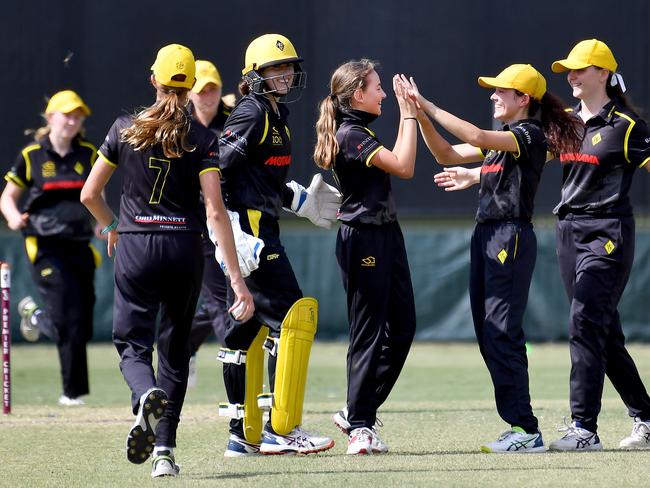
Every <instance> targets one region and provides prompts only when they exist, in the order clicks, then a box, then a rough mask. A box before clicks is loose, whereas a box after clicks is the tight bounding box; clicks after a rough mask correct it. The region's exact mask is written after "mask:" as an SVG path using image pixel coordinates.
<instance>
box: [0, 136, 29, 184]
mask: <svg viewBox="0 0 650 488" xmlns="http://www.w3.org/2000/svg"><path fill="white" fill-rule="evenodd" d="M29 148H30V146H27V147H26V148H24V149H23V150H22V151H21V152H20V153H19V154H18V156H17V157H16V162H15V163H14V165H13V166H12V167H11V169H10V170H9V171H7V174H6V175H5V180H6V181H11V182H12V183H14V184H15V185H18V186H19V187H20V188H27V187H28V186H32V179H31V178H30V177H28V175H27V161H25V154H26V152H27V151H28V150H29ZM27 154H29V153H27Z"/></svg>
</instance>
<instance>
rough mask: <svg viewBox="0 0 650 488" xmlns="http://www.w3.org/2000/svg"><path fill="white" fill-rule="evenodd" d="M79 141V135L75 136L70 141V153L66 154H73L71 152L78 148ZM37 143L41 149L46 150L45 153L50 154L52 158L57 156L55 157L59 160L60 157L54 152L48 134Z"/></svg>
mask: <svg viewBox="0 0 650 488" xmlns="http://www.w3.org/2000/svg"><path fill="white" fill-rule="evenodd" d="M80 139H81V135H79V134H77V135H76V136H75V138H74V139H72V142H71V143H70V152H69V153H68V154H70V153H73V152H75V151H76V150H77V148H78V147H79V140H80ZM37 142H38V143H39V144H40V145H41V147H42V148H43V149H45V150H46V151H47V152H49V153H50V154H52V155H54V156H57V157H59V158H60V157H61V156H60V155H59V153H58V152H56V151H55V150H54V146H52V141H50V136H49V134H48V135H46V136H45V137H43V138H41V139H39V140H38V141H37ZM68 154H66V156H67V155H68ZM64 157H65V156H64Z"/></svg>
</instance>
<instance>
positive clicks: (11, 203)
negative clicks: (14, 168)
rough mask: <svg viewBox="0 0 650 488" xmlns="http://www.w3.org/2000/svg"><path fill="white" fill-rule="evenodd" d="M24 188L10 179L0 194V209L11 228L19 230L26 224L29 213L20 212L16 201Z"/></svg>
mask: <svg viewBox="0 0 650 488" xmlns="http://www.w3.org/2000/svg"><path fill="white" fill-rule="evenodd" d="M24 191H25V189H24V188H21V187H20V186H18V185H16V184H15V183H13V182H12V181H7V186H5V189H4V191H3V192H2V195H0V210H1V211H2V215H4V217H5V219H7V224H8V225H9V228H10V229H11V230H20V229H22V228H24V227H25V226H26V225H27V220H28V219H29V214H27V213H22V212H21V211H20V210H19V209H18V201H19V200H20V197H21V196H22V194H23V193H24Z"/></svg>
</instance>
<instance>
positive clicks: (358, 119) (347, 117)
mask: <svg viewBox="0 0 650 488" xmlns="http://www.w3.org/2000/svg"><path fill="white" fill-rule="evenodd" d="M377 117H379V116H378V115H375V114H371V113H368V112H364V111H363V110H355V109H353V108H351V109H348V110H344V109H339V111H338V114H337V117H336V119H337V122H338V123H339V125H341V124H342V123H343V122H347V123H349V124H360V125H363V126H368V125H369V124H371V123H372V122H374V121H375V119H377Z"/></svg>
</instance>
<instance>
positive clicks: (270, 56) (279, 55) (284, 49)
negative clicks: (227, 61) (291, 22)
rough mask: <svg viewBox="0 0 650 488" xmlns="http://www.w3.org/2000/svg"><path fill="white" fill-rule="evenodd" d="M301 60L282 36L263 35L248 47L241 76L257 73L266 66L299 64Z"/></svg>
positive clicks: (287, 40)
mask: <svg viewBox="0 0 650 488" xmlns="http://www.w3.org/2000/svg"><path fill="white" fill-rule="evenodd" d="M302 60H303V59H302V58H301V57H300V56H298V53H297V52H296V48H295V47H293V44H292V43H291V41H290V40H289V39H287V38H286V37H285V36H283V35H282V34H264V35H263V36H260V37H258V38H256V39H253V41H252V42H251V43H250V44H249V45H248V48H247V49H246V57H245V59H244V64H245V66H244V69H243V70H242V71H241V73H242V75H245V74H246V73H248V72H250V71H257V70H260V69H262V68H266V67H267V66H273V65H276V64H282V63H300V62H301V61H302Z"/></svg>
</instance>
